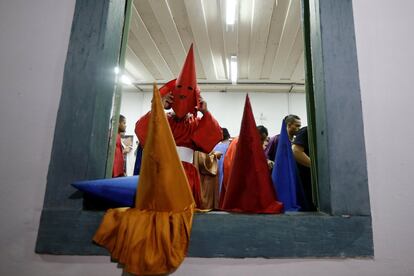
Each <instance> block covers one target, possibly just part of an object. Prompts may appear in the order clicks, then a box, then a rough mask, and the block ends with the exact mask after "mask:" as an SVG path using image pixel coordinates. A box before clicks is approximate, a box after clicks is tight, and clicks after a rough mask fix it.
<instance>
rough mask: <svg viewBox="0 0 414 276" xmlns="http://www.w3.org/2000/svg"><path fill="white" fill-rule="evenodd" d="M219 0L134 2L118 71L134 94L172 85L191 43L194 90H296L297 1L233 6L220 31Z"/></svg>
mask: <svg viewBox="0 0 414 276" xmlns="http://www.w3.org/2000/svg"><path fill="white" fill-rule="evenodd" d="M226 1H228V0H134V1H133V7H132V17H131V24H130V30H129V37H128V47H127V52H126V64H125V70H126V73H127V74H128V75H129V77H130V78H131V79H132V81H133V83H134V85H135V87H137V88H138V89H140V90H148V89H151V85H150V84H151V83H153V82H154V81H156V82H157V83H159V84H162V83H165V82H167V81H169V80H171V79H173V78H176V77H177V76H178V74H179V72H180V70H181V66H182V64H183V62H184V59H185V56H186V52H187V50H188V49H189V47H190V44H191V43H194V50H195V51H194V53H195V59H196V68H197V78H198V82H199V84H200V86H201V88H202V91H244V90H253V89H255V90H256V91H268V92H272V91H274V92H278V91H286V90H289V91H292V90H298V91H303V84H304V56H303V48H304V42H303V34H302V25H301V19H300V13H301V10H300V0H235V1H236V20H235V24H234V25H226ZM231 56H237V61H238V80H237V84H235V85H232V84H231V80H230V68H229V62H230V57H231Z"/></svg>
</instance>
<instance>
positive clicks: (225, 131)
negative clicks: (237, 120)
mask: <svg viewBox="0 0 414 276" xmlns="http://www.w3.org/2000/svg"><path fill="white" fill-rule="evenodd" d="M221 131H222V132H223V140H227V139H229V138H230V133H229V131H228V129H227V128H225V127H222V128H221Z"/></svg>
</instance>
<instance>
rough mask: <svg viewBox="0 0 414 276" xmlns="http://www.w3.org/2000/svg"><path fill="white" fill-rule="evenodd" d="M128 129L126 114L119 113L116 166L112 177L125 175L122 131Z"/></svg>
mask: <svg viewBox="0 0 414 276" xmlns="http://www.w3.org/2000/svg"><path fill="white" fill-rule="evenodd" d="M125 130H126V119H125V117H124V116H122V115H119V125H118V134H117V135H116V146H115V157H114V166H113V169H112V177H122V176H125V162H124V149H123V147H122V143H121V133H124V132H125Z"/></svg>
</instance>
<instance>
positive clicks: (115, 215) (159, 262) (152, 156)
mask: <svg viewBox="0 0 414 276" xmlns="http://www.w3.org/2000/svg"><path fill="white" fill-rule="evenodd" d="M148 128H149V130H148V135H147V137H146V138H147V140H146V148H145V151H144V154H143V161H142V167H141V175H140V178H139V185H138V190H137V194H136V199H135V206H134V208H117V209H109V210H108V211H107V212H106V214H105V216H104V218H103V220H102V222H101V225H100V226H99V228H98V230H97V232H96V233H95V236H94V238H93V240H94V241H95V242H96V243H98V244H99V245H101V246H103V247H105V248H106V249H108V250H109V251H110V253H111V256H112V258H114V259H116V260H118V262H119V263H121V264H123V265H124V269H125V270H126V271H127V272H129V273H133V274H137V275H153V274H165V273H170V272H172V271H174V270H175V269H176V268H177V267H178V266H179V265H180V264H181V262H182V261H183V259H184V257H185V255H186V253H187V249H188V244H189V240H190V233H191V227H192V219H193V213H194V205H195V203H194V199H193V197H192V194H191V191H190V189H189V185H188V181H187V178H186V176H185V172H184V169H183V166H182V164H181V162H180V159H179V157H178V154H177V150H176V147H175V143H174V139H173V136H172V133H171V130H170V128H169V126H168V122H167V119H166V116H165V113H164V111H163V107H162V104H161V98H160V95H159V91H158V89H157V87H156V86H155V85H154V96H153V101H152V113H151V118H150V121H149V127H148Z"/></svg>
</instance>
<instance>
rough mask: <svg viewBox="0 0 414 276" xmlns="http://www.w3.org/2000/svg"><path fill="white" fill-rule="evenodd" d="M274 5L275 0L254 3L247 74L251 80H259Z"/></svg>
mask: <svg viewBox="0 0 414 276" xmlns="http://www.w3.org/2000/svg"><path fill="white" fill-rule="evenodd" d="M275 5H276V1H275V0H261V1H255V2H254V13H253V21H252V31H251V33H250V54H249V74H248V78H249V79H251V80H257V79H260V74H261V71H262V67H263V62H264V57H265V53H266V45H267V38H268V36H269V30H270V19H271V18H272V13H273V8H274V7H275Z"/></svg>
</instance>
